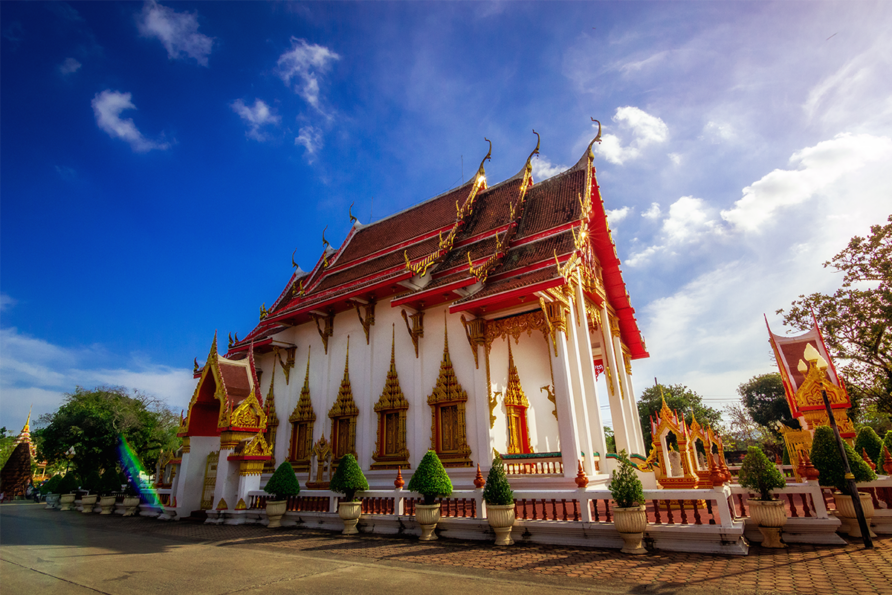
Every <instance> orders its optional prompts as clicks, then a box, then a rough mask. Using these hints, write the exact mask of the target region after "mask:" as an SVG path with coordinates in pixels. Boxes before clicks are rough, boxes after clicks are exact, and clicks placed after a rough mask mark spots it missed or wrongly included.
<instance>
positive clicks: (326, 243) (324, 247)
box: [322, 225, 331, 252]
mask: <svg viewBox="0 0 892 595" xmlns="http://www.w3.org/2000/svg"><path fill="white" fill-rule="evenodd" d="M326 229H328V226H327V225H326V226H325V228H324V229H323V230H322V251H323V252H324V251H325V249H326V248H328V247H329V246H331V244H329V243H328V240H326V239H325V230H326Z"/></svg>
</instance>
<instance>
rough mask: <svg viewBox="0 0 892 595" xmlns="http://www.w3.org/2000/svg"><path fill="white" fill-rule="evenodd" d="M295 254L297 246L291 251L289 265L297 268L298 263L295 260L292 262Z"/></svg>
mask: <svg viewBox="0 0 892 595" xmlns="http://www.w3.org/2000/svg"><path fill="white" fill-rule="evenodd" d="M295 254H297V248H295V249H294V252H292V253H291V266H293V267H294V268H299V266H300V265H298V264H297V263H296V262H294V255H295Z"/></svg>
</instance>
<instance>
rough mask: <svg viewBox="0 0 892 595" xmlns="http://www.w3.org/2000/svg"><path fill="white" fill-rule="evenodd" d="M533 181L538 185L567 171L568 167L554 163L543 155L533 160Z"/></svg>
mask: <svg viewBox="0 0 892 595" xmlns="http://www.w3.org/2000/svg"><path fill="white" fill-rule="evenodd" d="M532 163H533V181H534V182H536V183H539V182H541V181H542V180H547V179H548V178H552V177H554V176H556V175H558V174H559V173H561V172H562V171H565V170H566V169H567V166H566V165H558V164H555V163H552V162H551V161H549V160H548V158H547V157H545V156H543V155H539V156H537V157H536V158H535V159H533V162H532Z"/></svg>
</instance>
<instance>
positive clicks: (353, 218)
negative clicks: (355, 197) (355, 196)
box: [347, 201, 359, 225]
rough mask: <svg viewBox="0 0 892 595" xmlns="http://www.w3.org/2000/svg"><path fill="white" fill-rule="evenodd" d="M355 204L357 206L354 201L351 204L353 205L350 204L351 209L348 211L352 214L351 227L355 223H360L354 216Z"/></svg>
mask: <svg viewBox="0 0 892 595" xmlns="http://www.w3.org/2000/svg"><path fill="white" fill-rule="evenodd" d="M355 204H356V202H355V201H354V202H351V203H350V208H349V209H348V210H347V212H348V213H349V214H350V225H353V224H354V223H356V222H357V221H359V219H357V218H356V217H354V216H353V205H355Z"/></svg>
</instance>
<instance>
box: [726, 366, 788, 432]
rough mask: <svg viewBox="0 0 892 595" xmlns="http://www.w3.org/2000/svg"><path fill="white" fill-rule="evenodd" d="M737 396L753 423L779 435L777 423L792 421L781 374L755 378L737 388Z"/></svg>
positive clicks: (775, 373) (776, 373) (773, 373)
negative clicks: (776, 427)
mask: <svg viewBox="0 0 892 595" xmlns="http://www.w3.org/2000/svg"><path fill="white" fill-rule="evenodd" d="M737 394H739V395H740V398H741V399H742V400H743V406H744V407H746V410H747V411H748V412H749V414H750V417H752V419H753V421H754V422H756V423H757V424H758V425H760V426H763V427H765V428H769V429H770V430H771V431H772V432H774V433H776V434H778V435H779V433H778V432H777V430H775V429H774V426H775V423H776V422H779V421H788V422H789V421H792V415H791V414H790V406H789V405H788V404H787V397H786V394H785V393H784V381H783V380H782V379H781V375H780V373H779V372H771V373H769V374H759V375H758V376H753V377H752V378H750V379H749V380H747V381H746V382H744V383H743V384H741V385H740V386H738V387H737Z"/></svg>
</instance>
